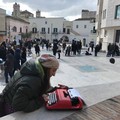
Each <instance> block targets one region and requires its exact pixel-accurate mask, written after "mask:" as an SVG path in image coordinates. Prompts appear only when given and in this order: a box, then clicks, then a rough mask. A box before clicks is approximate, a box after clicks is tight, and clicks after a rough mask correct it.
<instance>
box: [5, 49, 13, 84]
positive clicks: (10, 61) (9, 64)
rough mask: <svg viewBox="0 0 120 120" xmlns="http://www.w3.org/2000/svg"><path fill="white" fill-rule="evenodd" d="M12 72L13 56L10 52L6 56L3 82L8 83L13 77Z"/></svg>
mask: <svg viewBox="0 0 120 120" xmlns="http://www.w3.org/2000/svg"><path fill="white" fill-rule="evenodd" d="M13 70H14V55H13V54H12V53H10V51H9V50H8V51H7V54H6V60H5V63H4V76H5V82H6V83H8V78H9V76H10V78H12V76H13Z"/></svg>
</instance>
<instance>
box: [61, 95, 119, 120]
mask: <svg viewBox="0 0 120 120" xmlns="http://www.w3.org/2000/svg"><path fill="white" fill-rule="evenodd" d="M62 120H120V96H116V97H114V98H111V99H108V100H105V101H103V102H101V103H98V104H96V105H93V106H90V107H88V108H85V109H83V110H80V111H77V112H75V113H73V114H71V115H70V116H68V117H66V118H63V119H62Z"/></svg>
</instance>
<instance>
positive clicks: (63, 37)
mask: <svg viewBox="0 0 120 120" xmlns="http://www.w3.org/2000/svg"><path fill="white" fill-rule="evenodd" d="M60 40H61V42H63V41H64V42H69V37H68V36H66V35H63V36H62V37H61V38H60Z"/></svg>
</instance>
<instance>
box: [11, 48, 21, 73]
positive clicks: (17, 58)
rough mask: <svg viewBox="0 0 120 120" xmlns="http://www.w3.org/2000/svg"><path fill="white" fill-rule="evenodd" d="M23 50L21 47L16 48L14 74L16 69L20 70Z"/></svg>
mask: <svg viewBox="0 0 120 120" xmlns="http://www.w3.org/2000/svg"><path fill="white" fill-rule="evenodd" d="M20 62H21V50H20V48H16V50H15V53H14V71H13V74H14V73H15V71H18V70H20V67H21V63H20Z"/></svg>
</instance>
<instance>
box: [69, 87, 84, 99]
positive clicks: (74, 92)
mask: <svg viewBox="0 0 120 120" xmlns="http://www.w3.org/2000/svg"><path fill="white" fill-rule="evenodd" d="M68 93H69V95H70V97H71V98H74V97H80V98H81V99H82V96H81V95H80V93H79V92H78V91H77V90H76V89H73V88H72V89H68Z"/></svg>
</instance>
